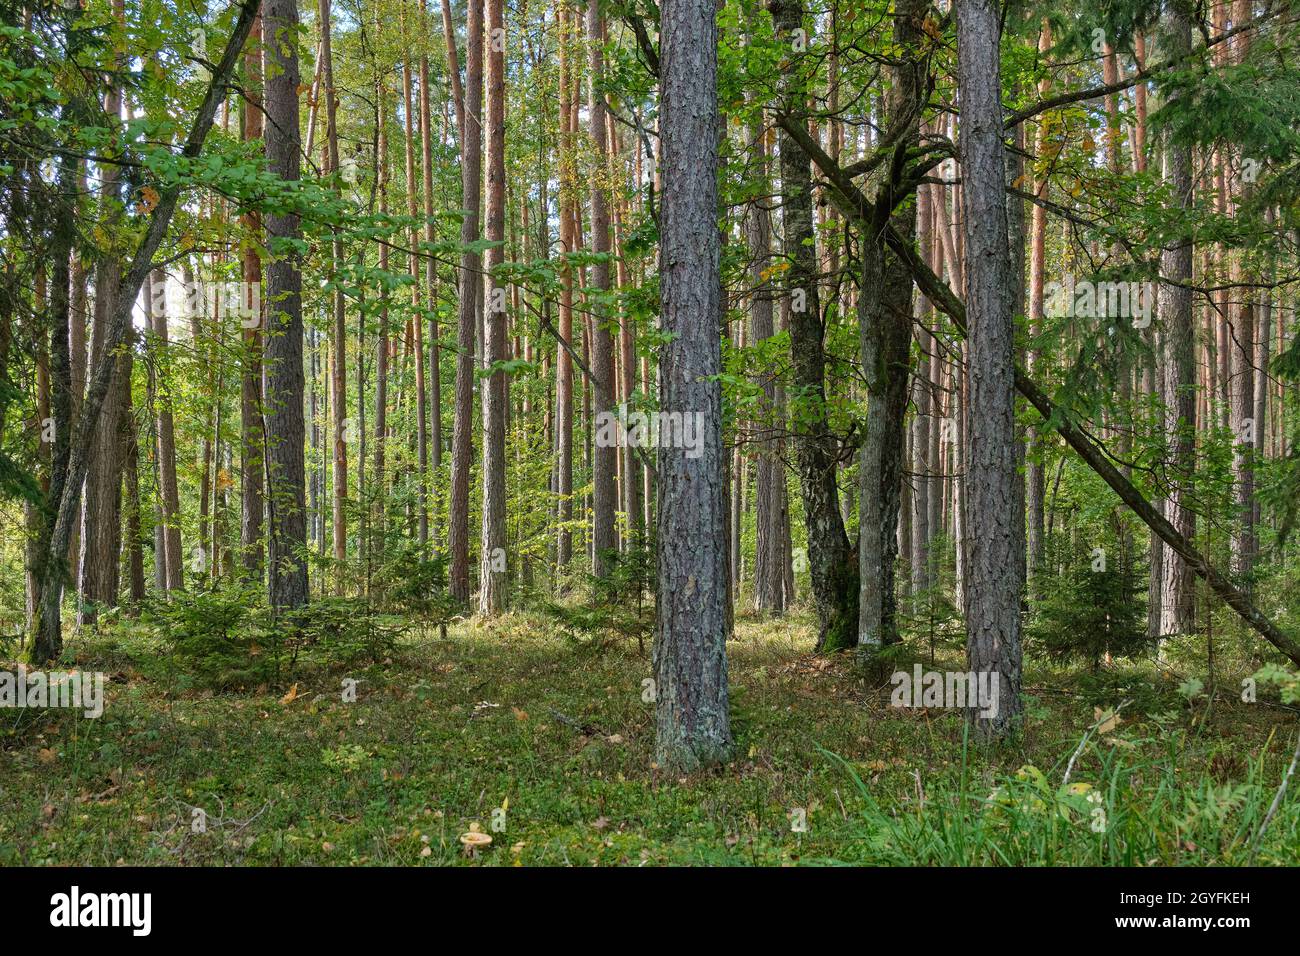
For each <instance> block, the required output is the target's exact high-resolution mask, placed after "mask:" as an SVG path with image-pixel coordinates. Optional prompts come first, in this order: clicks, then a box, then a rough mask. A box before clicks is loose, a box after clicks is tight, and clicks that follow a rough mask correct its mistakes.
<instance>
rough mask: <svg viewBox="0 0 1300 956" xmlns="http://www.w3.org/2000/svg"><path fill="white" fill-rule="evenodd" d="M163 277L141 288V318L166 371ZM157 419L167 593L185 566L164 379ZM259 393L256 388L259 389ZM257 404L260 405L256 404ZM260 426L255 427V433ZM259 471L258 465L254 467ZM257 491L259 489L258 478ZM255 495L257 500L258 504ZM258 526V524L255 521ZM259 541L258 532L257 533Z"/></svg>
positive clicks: (181, 582)
mask: <svg viewBox="0 0 1300 956" xmlns="http://www.w3.org/2000/svg"><path fill="white" fill-rule="evenodd" d="M166 289H167V277H166V274H165V273H164V272H163V271H162V270H161V269H155V270H154V272H153V273H152V279H151V280H146V284H145V317H146V319H149V320H150V322H151V328H152V331H153V336H154V342H155V343H156V346H157V349H158V356H159V358H160V359H163V361H162V362H160V363H159V365H160V366H161V367H162V368H166V364H167V363H166V361H165V359H166V355H167V350H168V336H169V330H168V328H167V297H166ZM157 390H158V395H157V399H156V401H157V415H156V419H157V420H156V422H155V425H154V427H155V428H156V430H157V432H158V493H159V502H158V503H159V506H160V509H161V516H160V517H161V519H162V529H163V531H162V540H163V565H164V567H165V568H166V587H167V590H169V591H177V590H181V589H183V588H184V587H185V566H184V561H185V559H184V557H183V551H182V549H181V502H180V489H179V485H178V483H177V480H176V423H175V417H174V415H173V414H172V397H171V389H170V387H169V385H168V379H167V376H165V375H162V374H159V375H158V385H157ZM259 392H260V387H259ZM259 404H260V402H259ZM260 432H261V426H260V424H259V426H258V433H259V434H260ZM258 471H259V473H260V471H261V463H260V462H259V463H258ZM258 487H259V488H260V487H261V480H260V477H259V480H258ZM260 497H261V496H260V492H259V500H260ZM259 526H260V520H259ZM259 538H260V531H259Z"/></svg>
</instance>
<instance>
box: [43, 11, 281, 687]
mask: <svg viewBox="0 0 1300 956" xmlns="http://www.w3.org/2000/svg"><path fill="white" fill-rule="evenodd" d="M255 13H256V0H246V2H245V3H244V5H243V6H242V7H241V9H240V13H239V18H238V20H236V21H235V26H234V30H233V32H232V33H231V37H230V41H229V42H228V43H227V45H226V51H225V53H224V54H223V55H222V58H221V61H220V63H219V64H218V65H217V68H216V69H215V70H214V71H213V76H212V80H211V81H210V82H209V84H208V89H207V92H206V93H205V95H204V97H203V102H202V103H201V104H200V106H199V110H198V114H197V116H196V117H195V119H194V125H193V126H192V127H191V128H190V132H189V134H188V135H187V136H186V138H185V145H184V147H183V148H182V150H181V155H182V156H183V157H185V158H186V159H191V160H192V159H194V158H195V157H197V156H198V155H199V152H200V151H201V150H202V148H203V142H204V140H205V139H207V135H208V131H209V130H210V129H211V128H212V119H213V117H214V116H215V115H216V112H217V103H218V101H219V100H220V98H221V95H222V94H223V93H224V91H225V84H226V83H227V82H228V80H229V78H230V75H231V73H232V71H233V70H234V66H235V60H236V58H237V57H238V55H239V51H240V50H241V49H243V46H244V40H245V39H247V37H248V32H249V29H250V28H251V27H252V23H253V17H254V15H255ZM290 89H292V87H290ZM74 102H75V101H74ZM295 102H296V101H295ZM294 128H295V129H297V127H296V126H295V127H294ZM71 168H72V164H71V162H70V161H67V158H66V157H64V161H62V162H61V164H60V170H59V182H60V184H61V186H63V189H64V192H65V194H68V193H70V192H71V189H72V185H71V184H72V173H71ZM179 195H180V186H179V185H178V184H169V183H163V184H161V188H159V189H158V201H157V203H156V204H155V205H154V209H153V212H152V213H151V214H150V216H149V220H148V224H147V226H146V227H145V231H144V234H143V236H142V237H141V239H140V241H139V244H138V246H137V247H136V252H135V257H134V258H133V259H132V260H131V268H130V269H129V270H128V271H127V273H126V278H125V279H124V280H123V282H122V283H121V293H122V294H121V296H120V298H119V300H118V307H117V308H116V309H114V311H113V313H112V314H111V315H110V316H109V320H110V321H109V323H108V326H107V328H106V329H105V336H104V342H105V345H104V354H105V360H104V361H101V362H100V363H99V364H98V366H97V367H96V368H95V370H94V372H93V374H92V376H91V381H90V387H89V388H88V389H87V391H86V399H85V404H84V406H83V408H82V416H81V419H80V421H79V422H78V424H77V434H76V436H75V438H74V439H73V440H72V441H71V442H70V444H69V446H68V449H67V458H66V460H67V466H66V468H63V467H61V466H60V461H61V460H62V457H63V452H62V450H61V449H60V447H59V446H57V445H56V447H55V463H54V469H53V475H52V481H51V485H50V502H51V506H52V507H51V518H52V527H51V530H50V533H49V548H48V550H47V553H46V555H45V558H44V561H43V563H42V566H41V595H40V618H39V620H38V621H37V626H36V634H35V636H34V639H33V644H32V655H31V656H32V660H33V662H35V663H47V662H49V661H52V660H53V659H54V658H56V657H57V656H58V655H59V654H60V653H61V652H62V649H63V634H62V621H61V619H60V613H59V612H60V609H61V606H62V599H63V583H64V579H65V576H66V575H65V573H64V572H65V571H66V567H67V565H66V557H67V554H68V543H69V541H70V540H71V539H72V521H73V515H74V514H75V513H76V510H77V500H78V493H79V489H80V488H81V485H82V482H84V481H85V479H86V471H87V468H88V466H89V455H90V454H91V449H92V446H93V443H94V440H95V436H96V433H97V432H98V430H99V429H100V428H101V427H102V422H101V418H102V415H101V413H102V412H103V408H104V401H105V399H106V397H107V395H108V390H109V386H110V384H111V383H112V378H113V373H114V365H115V363H114V362H112V361H111V360H110V359H109V358H108V357H110V356H112V355H114V354H115V353H116V352H117V351H118V350H119V349H121V348H122V347H123V345H124V344H125V343H126V341H127V336H128V333H129V331H130V325H131V308H132V305H133V303H134V302H135V298H136V296H137V295H138V294H139V292H140V288H141V286H142V285H143V284H144V278H145V276H146V275H147V274H148V273H149V270H150V268H151V266H152V262H153V256H154V253H156V252H157V251H158V246H159V245H160V244H161V243H162V239H163V236H164V235H165V234H166V232H167V227H168V225H169V224H170V223H171V217H172V213H173V212H174V211H175V209H176V202H177V199H178V197H179ZM61 217H62V218H61V221H60V225H59V228H58V232H59V235H61V236H62V237H64V238H65V239H67V237H69V236H70V235H71V234H72V231H73V223H72V221H71V217H72V211H71V210H70V209H66V208H65V209H63V210H62V211H61ZM68 243H69V245H70V239H69V240H68ZM55 248H56V251H59V252H60V254H59V255H58V256H56V258H55V267H54V271H53V278H54V280H55V282H56V283H57V284H58V286H59V288H57V289H56V290H55V291H54V295H55V296H59V297H60V299H59V300H58V302H57V303H56V306H55V310H54V311H55V315H56V328H55V330H54V331H55V334H56V335H58V336H63V337H64V338H65V339H66V335H67V331H68V326H67V308H68V307H67V304H66V302H67V300H66V296H65V295H64V292H62V291H60V290H66V288H67V273H66V272H64V271H63V267H62V265H61V261H62V259H63V258H64V253H63V250H64V249H66V248H67V247H60V246H59V245H58V244H57V243H56V246H55ZM61 352H62V346H61V345H60V346H59V348H58V349H57V350H56V352H55V359H56V361H55V366H54V367H53V368H52V370H51V374H52V376H53V377H54V379H55V381H59V380H60V379H61V378H62V376H63V374H64V373H63V371H62V365H63V360H62V358H61V357H60V354H59V353H61ZM61 406H62V401H61V400H59V401H56V402H55V418H56V422H58V421H60V416H64V415H65V414H66V412H65V411H64V410H62V409H61ZM62 420H64V421H66V418H64V419H62ZM56 502H57V504H56Z"/></svg>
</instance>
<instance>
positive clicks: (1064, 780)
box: [1061, 700, 1133, 787]
mask: <svg viewBox="0 0 1300 956" xmlns="http://www.w3.org/2000/svg"><path fill="white" fill-rule="evenodd" d="M1131 703H1133V701H1131V700H1125V701H1121V702H1120V704H1119V706H1118V707H1116V708H1115V709H1114V710H1112V711H1109V712H1107V713H1104V714H1102V715H1101V716H1100V717H1098V718H1097V719H1096V720H1094V721H1093V722H1092V726H1091V727H1089V728H1088V729H1087V731H1086V732H1085V733H1084V735H1083V739H1082V740H1080V741H1079V746H1077V747H1075V748H1074V753H1072V754H1070V762H1069V763H1067V764H1066V765H1065V776H1064V777H1062V778H1061V786H1063V787H1064V786H1065V785H1066V784H1067V783H1069V782H1070V774H1071V773H1073V772H1074V762H1075V761H1076V760H1078V759H1079V754H1081V753H1083V748H1084V747H1086V746H1087V745H1088V738H1089V737H1091V736H1092V732H1093V731H1094V730H1096V729H1097V728H1098V727H1100V726H1101V725H1102V724H1104V723H1105V722H1106V721H1108V720H1112V719H1113V718H1115V717H1118V716H1119V712H1120V711H1121V710H1123V709H1124V708H1125V707H1126V706H1128V705H1129V704H1131Z"/></svg>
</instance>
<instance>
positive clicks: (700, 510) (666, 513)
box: [653, 0, 733, 772]
mask: <svg viewBox="0 0 1300 956" xmlns="http://www.w3.org/2000/svg"><path fill="white" fill-rule="evenodd" d="M716 10H717V7H716V4H715V2H714V0H664V2H663V3H662V4H661V6H660V14H661V21H660V22H661V27H660V30H661V33H660V37H661V45H660V56H661V60H660V66H661V71H662V72H661V77H660V88H661V93H660V127H659V128H660V136H661V138H662V150H663V155H662V173H661V175H662V177H663V197H664V201H663V206H662V208H661V221H660V235H661V242H660V249H659V274H660V276H661V279H660V321H661V323H662V328H663V331H664V332H665V333H669V334H670V335H671V336H672V338H671V340H670V341H668V342H666V343H665V344H664V345H663V347H662V351H661V352H660V360H659V404H660V408H661V409H662V410H663V411H665V412H669V413H679V414H681V415H684V416H697V415H698V416H700V419H701V420H702V422H703V433H702V442H701V447H700V449H699V451H700V454H699V455H698V456H695V457H691V456H690V455H688V454H687V450H686V449H683V448H672V447H668V446H667V445H666V444H663V443H661V445H660V447H659V453H658V482H657V483H658V487H659V506H658V509H657V510H658V540H659V556H658V562H659V565H658V576H659V604H658V608H657V611H658V613H657V615H656V622H655V641H654V654H653V664H654V676H655V690H656V707H655V756H656V760H657V762H658V763H659V765H660V766H661V767H663V768H665V769H666V770H668V771H669V772H690V771H693V770H696V769H698V768H700V767H704V766H708V765H712V764H718V763H723V762H725V761H726V760H727V759H729V757H730V756H731V751H732V747H733V742H732V738H731V720H730V714H729V712H728V705H727V651H726V648H727V637H728V619H729V616H730V615H729V604H730V600H729V588H728V581H727V574H728V571H727V551H726V549H727V541H726V507H727V486H726V478H725V471H726V467H725V464H724V462H723V448H722V391H721V385H720V383H719V382H717V381H716V380H714V379H713V378H712V377H713V376H716V375H717V374H718V372H719V371H720V370H721V367H722V345H721V340H720V337H719V332H718V321H717V320H718V314H719V305H720V303H719V291H720V281H719V277H720V271H721V265H720V241H719V236H718V224H717V214H718V205H717V200H718V184H717V162H718V153H717V116H718V103H717V57H718V46H717V40H718V31H717V22H716V15H717V14H716Z"/></svg>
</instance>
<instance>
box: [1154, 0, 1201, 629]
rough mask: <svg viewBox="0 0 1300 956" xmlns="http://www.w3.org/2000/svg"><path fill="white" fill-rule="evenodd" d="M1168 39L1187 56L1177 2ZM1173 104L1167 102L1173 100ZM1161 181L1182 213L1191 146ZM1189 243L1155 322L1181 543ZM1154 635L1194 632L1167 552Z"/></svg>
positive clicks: (1190, 528) (1186, 476) (1167, 278)
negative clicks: (1190, 630)
mask: <svg viewBox="0 0 1300 956" xmlns="http://www.w3.org/2000/svg"><path fill="white" fill-rule="evenodd" d="M1166 16H1167V19H1168V24H1167V27H1168V30H1167V36H1168V41H1169V47H1170V48H1169V56H1171V57H1179V56H1184V55H1186V54H1188V53H1189V52H1190V50H1191V48H1192V26H1191V22H1190V21H1189V20H1188V19H1187V17H1186V14H1185V13H1184V12H1183V10H1182V8H1181V6H1180V4H1179V3H1173V4H1171V5H1170V6H1169V8H1168V11H1167V13H1166ZM1173 101H1174V100H1173V98H1171V103H1172V102H1173ZM1163 155H1164V167H1163V175H1164V179H1165V182H1166V183H1168V184H1169V187H1170V191H1171V193H1172V194H1173V197H1174V202H1175V203H1176V204H1177V205H1178V207H1179V208H1180V209H1183V210H1186V209H1189V208H1190V207H1191V204H1192V149H1191V146H1190V145H1185V144H1180V143H1175V142H1171V141H1167V142H1166V143H1165V144H1164V149H1163ZM1192 255H1193V250H1192V240H1191V238H1190V236H1188V237H1179V238H1177V239H1175V240H1174V241H1173V242H1171V243H1170V244H1169V245H1168V246H1166V247H1165V249H1164V253H1163V254H1162V256H1161V260H1160V273H1161V278H1162V280H1164V281H1163V282H1162V284H1161V286H1160V303H1159V321H1160V329H1161V333H1160V334H1161V341H1162V349H1161V351H1162V362H1161V372H1162V374H1163V382H1162V388H1161V392H1162V394H1163V398H1164V404H1165V414H1164V434H1165V436H1166V440H1167V441H1168V442H1169V443H1170V450H1169V453H1168V455H1167V456H1166V457H1167V461H1166V468H1167V475H1168V478H1167V480H1168V488H1169V491H1168V494H1167V495H1166V496H1165V502H1164V509H1165V510H1164V514H1165V518H1166V519H1168V521H1169V523H1170V524H1172V525H1173V526H1174V528H1175V529H1176V530H1177V531H1178V533H1179V534H1181V535H1182V536H1183V537H1184V538H1186V539H1187V540H1189V541H1190V540H1192V539H1193V538H1194V537H1195V534H1196V515H1195V512H1193V511H1192V509H1191V508H1190V507H1189V506H1188V504H1187V501H1186V499H1187V496H1188V494H1189V487H1188V486H1189V483H1190V481H1191V479H1192V474H1193V470H1194V468H1195V465H1196V436H1195V432H1194V429H1195V423H1196V391H1195V386H1196V367H1195V352H1194V348H1195V345H1194V342H1193V338H1192V336H1193V332H1192V292H1191V289H1190V288H1188V286H1187V283H1190V282H1191V280H1192ZM1161 573H1162V578H1161V588H1160V592H1161V593H1160V633H1161V634H1162V635H1170V634H1180V633H1183V632H1185V631H1187V630H1189V629H1190V628H1191V627H1192V624H1193V621H1194V618H1195V604H1196V601H1195V590H1194V579H1193V576H1192V571H1191V569H1190V568H1189V567H1188V566H1187V562H1186V561H1185V560H1184V559H1183V557H1182V556H1181V555H1179V554H1178V553H1177V552H1175V551H1174V550H1173V549H1172V548H1170V547H1168V546H1166V547H1165V549H1164V554H1163V556H1162V559H1161Z"/></svg>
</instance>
